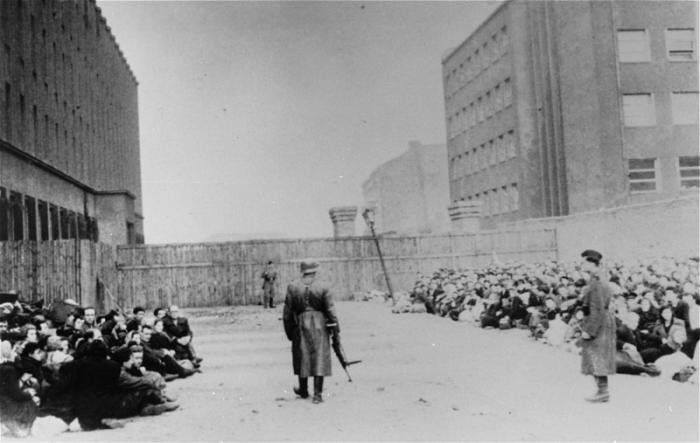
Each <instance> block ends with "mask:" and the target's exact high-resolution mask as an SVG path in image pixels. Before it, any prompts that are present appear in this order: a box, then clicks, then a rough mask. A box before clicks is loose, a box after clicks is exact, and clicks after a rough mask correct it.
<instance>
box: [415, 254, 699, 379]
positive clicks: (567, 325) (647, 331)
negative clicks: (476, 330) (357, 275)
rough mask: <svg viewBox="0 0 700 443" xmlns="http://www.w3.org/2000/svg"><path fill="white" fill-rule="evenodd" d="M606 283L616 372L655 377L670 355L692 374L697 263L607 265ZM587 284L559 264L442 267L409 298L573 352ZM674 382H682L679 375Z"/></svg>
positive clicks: (664, 260)
mask: <svg viewBox="0 0 700 443" xmlns="http://www.w3.org/2000/svg"><path fill="white" fill-rule="evenodd" d="M607 279H608V280H609V285H610V289H611V291H612V294H613V300H612V305H611V307H610V308H611V309H613V310H614V312H615V316H616V322H617V349H618V352H617V371H618V372H619V373H629V374H648V375H658V374H659V373H660V371H659V368H657V366H656V365H655V363H656V362H659V361H662V360H660V359H661V358H662V357H666V356H670V355H674V356H677V357H678V359H680V360H676V361H688V362H690V361H691V360H690V359H692V361H693V362H694V363H692V362H691V363H692V364H691V365H689V366H690V368H689V371H686V373H685V377H686V379H687V377H688V376H689V374H688V372H689V373H690V375H692V372H693V368H694V370H695V371H697V369H698V368H697V366H698V347H699V346H698V341H699V339H700V306H698V305H700V296H699V291H698V288H699V283H698V281H699V280H698V259H697V258H694V259H688V260H675V259H670V258H662V259H656V260H651V261H648V262H643V261H639V260H638V261H634V262H625V263H622V262H615V263H608V264H607ZM587 280H588V275H586V273H585V272H583V271H582V270H581V268H580V267H579V266H578V265H576V264H567V263H556V262H546V263H537V264H522V263H514V264H508V265H500V264H499V265H495V264H494V265H490V266H488V267H486V268H484V269H480V270H473V269H471V270H450V269H440V270H439V271H437V272H435V273H433V275H432V276H422V277H420V278H418V280H417V281H416V283H415V286H414V288H413V290H412V292H411V294H410V297H411V299H412V301H413V303H423V304H425V309H426V310H427V312H429V313H433V314H437V315H442V316H449V317H451V318H452V319H453V320H472V321H474V322H476V323H477V324H478V325H480V326H481V327H483V328H490V327H492V328H500V329H510V328H513V327H516V328H523V329H529V330H530V332H531V334H532V336H533V337H535V338H537V339H542V340H543V341H546V342H548V343H550V344H552V345H555V346H558V347H567V346H569V350H571V349H572V348H571V347H573V346H575V345H576V344H577V341H578V340H579V338H580V335H581V329H580V327H578V326H577V325H578V324H579V322H580V321H581V319H582V318H583V316H584V312H583V309H582V290H583V288H584V287H585V286H586V282H587ZM675 377H681V381H684V380H683V379H682V378H683V377H684V374H680V375H678V374H676V375H675ZM676 379H678V378H676Z"/></svg>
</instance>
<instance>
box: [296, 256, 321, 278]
mask: <svg viewBox="0 0 700 443" xmlns="http://www.w3.org/2000/svg"><path fill="white" fill-rule="evenodd" d="M299 269H300V270H301V273H302V274H304V275H306V274H315V273H316V271H318V262H315V261H313V260H308V259H307V260H304V261H302V262H301V264H300V265H299Z"/></svg>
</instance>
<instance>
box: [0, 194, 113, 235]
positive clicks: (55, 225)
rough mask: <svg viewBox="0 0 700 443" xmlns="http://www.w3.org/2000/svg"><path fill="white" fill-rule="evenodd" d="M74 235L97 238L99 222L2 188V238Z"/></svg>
mask: <svg viewBox="0 0 700 443" xmlns="http://www.w3.org/2000/svg"><path fill="white" fill-rule="evenodd" d="M74 238H79V239H91V240H93V241H98V239H99V234H98V229H97V221H96V220H95V219H94V218H93V217H88V216H85V215H83V214H79V213H77V212H74V211H71V210H69V209H65V208H62V207H60V206H56V205H53V204H50V203H47V202H45V201H43V200H38V199H36V198H34V197H31V196H29V195H22V194H21V193H19V192H14V191H11V190H9V189H5V188H3V187H0V241H8V240H9V241H12V240H16V241H18V240H58V239H74Z"/></svg>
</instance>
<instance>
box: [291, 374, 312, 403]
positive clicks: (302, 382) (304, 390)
mask: <svg viewBox="0 0 700 443" xmlns="http://www.w3.org/2000/svg"><path fill="white" fill-rule="evenodd" d="M294 393H295V394H296V395H298V396H299V397H301V398H309V378H308V377H299V387H298V388H296V387H295V388H294Z"/></svg>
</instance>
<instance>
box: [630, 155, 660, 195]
mask: <svg viewBox="0 0 700 443" xmlns="http://www.w3.org/2000/svg"><path fill="white" fill-rule="evenodd" d="M627 176H628V177H629V183H630V192H631V193H633V194H636V193H642V192H655V191H656V159H655V158H631V159H629V173H628V174H627Z"/></svg>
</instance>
